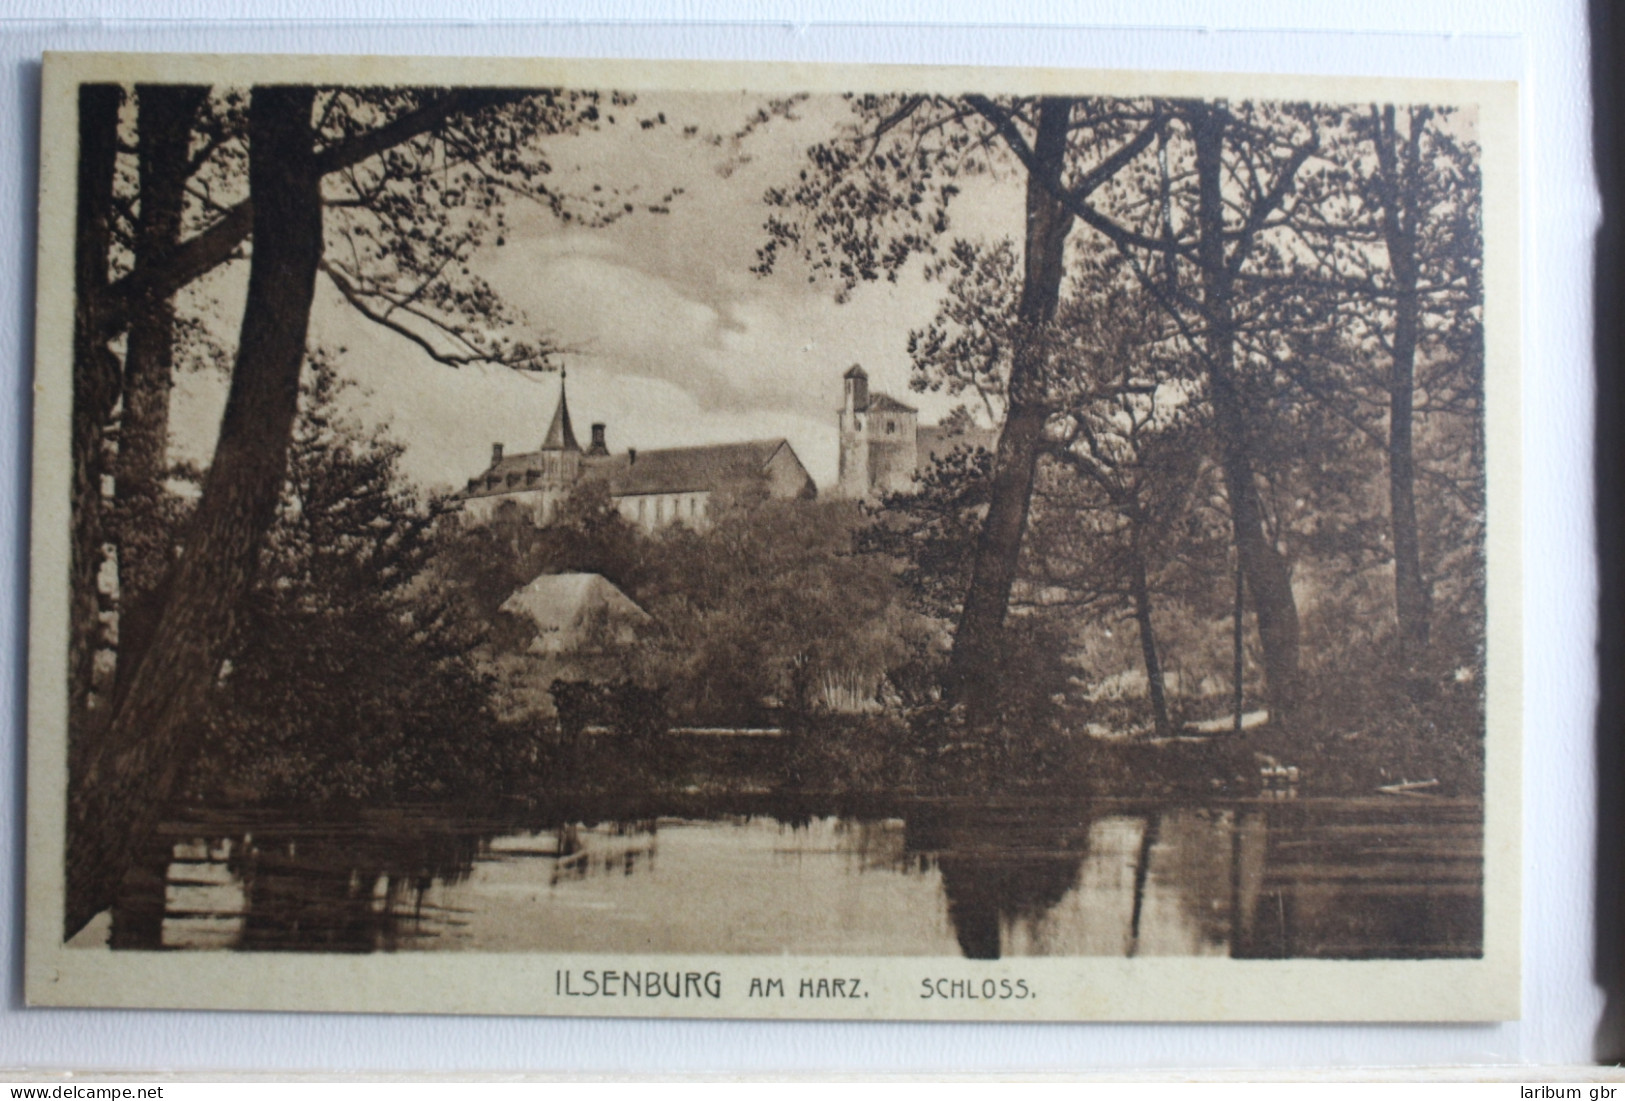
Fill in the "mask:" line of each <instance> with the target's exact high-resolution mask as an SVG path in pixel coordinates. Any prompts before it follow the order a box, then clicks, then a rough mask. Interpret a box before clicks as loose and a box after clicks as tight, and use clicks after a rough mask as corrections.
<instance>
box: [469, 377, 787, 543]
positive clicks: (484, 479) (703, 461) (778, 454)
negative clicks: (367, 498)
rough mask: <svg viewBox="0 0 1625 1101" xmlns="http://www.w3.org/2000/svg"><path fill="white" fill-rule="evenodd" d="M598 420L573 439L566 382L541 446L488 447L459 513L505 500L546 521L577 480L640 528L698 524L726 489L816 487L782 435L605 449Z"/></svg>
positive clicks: (475, 512)
mask: <svg viewBox="0 0 1625 1101" xmlns="http://www.w3.org/2000/svg"><path fill="white" fill-rule="evenodd" d="M605 432H606V428H605V426H604V425H603V424H594V425H593V426H592V437H591V443H590V444H589V445H588V447H587V448H586V450H582V448H581V445H580V444H579V443H578V442H577V441H576V436H575V431H574V428H573V427H572V425H571V423H570V404H569V400H568V398H567V396H566V394H565V389H564V384H563V383H562V382H561V383H560V385H559V404H558V406H557V408H555V409H554V411H553V420H552V422H551V423H550V424H549V425H548V428H547V434H546V435H545V436H543V437H542V445H541V447H539V448H537V449H536V450H535V451H527V452H523V453H520V454H512V455H510V454H506V453H505V452H504V450H503V445H502V444H500V443H493V444H492V445H491V465H490V466H488V467H486V469H485V471H484V473H482V474H480V475H478V476H476V477H473V478H470V479H469V480H468V487H467V489H466V490H465V491H464V492H463V494H462V503H463V505H462V507H463V512H464V514H465V515H467V516H470V517H473V518H475V519H485V520H488V519H490V518H491V516H492V515H494V514H495V512H496V510H497V508H498V507H500V506H501V505H502V504H503V503H504V502H510V501H511V502H513V503H515V504H518V505H520V506H521V507H523V508H525V509H527V510H528V511H530V512H531V513H532V514H533V515H534V516H535V517H536V520H537V522H538V523H543V524H545V523H548V522H549V521H551V520H552V519H553V517H554V516H555V515H557V513H558V509H559V506H560V505H561V504H562V503H563V502H564V500H565V498H567V497H568V496H569V495H570V493H571V492H572V491H573V490H574V489H575V488H576V487H577V486H578V485H582V484H586V483H590V482H592V483H598V484H601V485H603V486H604V488H605V490H606V491H607V492H608V494H609V498H610V500H611V501H612V502H614V504H615V507H616V509H617V510H618V511H619V512H620V514H621V515H622V516H623V517H625V518H626V519H627V521H628V522H630V523H633V524H636V525H638V526H639V527H640V528H642V529H643V530H644V531H649V532H652V531H655V530H657V529H659V528H663V527H668V526H670V525H672V524H676V523H683V524H686V525H688V526H689V527H691V528H694V529H696V530H702V529H704V528H705V527H706V526H708V524H709V523H710V508H711V505H712V502H713V499H715V498H717V497H718V496H719V495H723V494H730V493H750V492H765V493H766V494H767V496H769V497H775V498H781V499H788V498H793V497H800V498H812V497H815V496H817V493H818V490H817V488H816V487H815V486H814V485H813V480H812V476H811V475H809V474H808V473H807V468H806V467H804V466H802V465H801V459H800V458H798V457H797V455H796V453H795V450H794V449H793V448H791V446H790V442H789V441H788V440H785V439H783V438H779V439H766V440H747V441H744V442H741V443H726V444H707V445H704V446H700V447H670V448H661V449H658V450H648V451H640V450H638V449H636V448H628V449H627V450H626V451H625V452H623V453H621V454H619V455H612V454H610V451H609V447H608V445H607V443H606V440H605Z"/></svg>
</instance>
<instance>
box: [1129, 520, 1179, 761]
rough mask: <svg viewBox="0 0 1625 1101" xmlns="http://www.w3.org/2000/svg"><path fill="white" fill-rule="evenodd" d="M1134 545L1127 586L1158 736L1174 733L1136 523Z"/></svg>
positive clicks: (1143, 555) (1130, 551) (1130, 552)
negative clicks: (1132, 606)
mask: <svg viewBox="0 0 1625 1101" xmlns="http://www.w3.org/2000/svg"><path fill="white" fill-rule="evenodd" d="M1133 540H1134V543H1133V546H1132V547H1130V549H1129V558H1130V562H1129V569H1130V570H1131V571H1132V572H1131V574H1130V576H1129V586H1130V588H1131V589H1132V590H1133V592H1134V620H1135V622H1136V623H1137V624H1139V627H1140V653H1141V655H1142V656H1143V657H1144V658H1145V682H1146V687H1147V690H1148V692H1149V694H1150V696H1151V720H1152V726H1153V729H1154V730H1155V731H1156V733H1157V737H1159V738H1166V737H1169V736H1170V735H1172V734H1173V732H1174V724H1173V720H1172V719H1170V718H1169V716H1168V688H1167V685H1166V684H1165V683H1164V682H1163V676H1162V659H1161V658H1160V657H1159V656H1158V655H1157V635H1156V630H1155V628H1154V627H1153V626H1152V623H1151V583H1150V581H1149V580H1148V579H1147V578H1146V573H1145V554H1144V553H1143V552H1142V551H1141V549H1140V532H1139V525H1138V523H1137V522H1136V523H1135V531H1134V535H1133Z"/></svg>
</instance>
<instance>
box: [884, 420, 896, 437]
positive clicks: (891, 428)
mask: <svg viewBox="0 0 1625 1101" xmlns="http://www.w3.org/2000/svg"><path fill="white" fill-rule="evenodd" d="M896 431H897V422H896V421H894V420H892V419H891V418H890V417H887V418H886V435H888V436H890V435H892V434H893V433H895V432H896Z"/></svg>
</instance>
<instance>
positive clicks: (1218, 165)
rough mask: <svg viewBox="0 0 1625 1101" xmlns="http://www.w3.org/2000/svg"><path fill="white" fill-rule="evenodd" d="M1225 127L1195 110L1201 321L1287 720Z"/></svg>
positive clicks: (1289, 657)
mask: <svg viewBox="0 0 1625 1101" xmlns="http://www.w3.org/2000/svg"><path fill="white" fill-rule="evenodd" d="M1224 131H1225V110H1224V108H1223V107H1222V106H1220V107H1215V106H1206V105H1199V106H1197V107H1195V108H1194V113H1193V116H1192V125H1191V132H1192V138H1193V139H1194V142H1195V147H1196V175H1197V189H1198V192H1197V204H1198V207H1197V209H1198V214H1197V219H1198V232H1199V234H1200V237H1199V240H1198V244H1197V251H1198V260H1199V262H1200V265H1201V276H1202V307H1203V320H1204V321H1205V323H1206V325H1207V330H1208V332H1207V340H1206V344H1207V367H1208V381H1209V390H1210V392H1211V397H1212V400H1213V411H1214V415H1215V419H1216V420H1217V423H1218V429H1219V438H1220V461H1221V463H1222V465H1223V468H1224V484H1225V493H1226V495H1227V496H1228V497H1229V499H1230V518H1231V524H1232V526H1233V528H1234V532H1235V540H1236V554H1237V556H1238V557H1239V559H1240V561H1241V570H1242V573H1243V574H1245V575H1246V578H1247V590H1248V592H1249V593H1250V594H1251V596H1252V600H1253V610H1254V612H1255V613H1256V614H1257V616H1258V635H1259V641H1260V642H1261V643H1262V644H1263V650H1264V688H1265V694H1266V696H1267V698H1268V700H1269V710H1270V721H1271V722H1272V723H1277V724H1280V723H1289V722H1291V720H1292V717H1293V715H1294V713H1295V712H1296V710H1297V705H1298V690H1299V685H1298V605H1297V601H1296V600H1295V599H1294V597H1293V595H1292V572H1291V570H1290V568H1289V567H1288V565H1287V561H1286V557H1285V556H1284V555H1283V554H1282V553H1281V552H1280V551H1279V550H1277V549H1276V548H1275V546H1274V545H1272V543H1271V542H1270V540H1269V538H1268V536H1267V535H1266V534H1265V531H1264V518H1263V511H1262V509H1261V508H1260V505H1259V500H1258V487H1257V485H1256V483H1255V481H1254V478H1255V470H1254V464H1253V442H1252V440H1253V437H1252V431H1251V427H1250V426H1249V425H1248V423H1247V411H1246V407H1245V400H1244V398H1243V396H1242V394H1241V392H1240V379H1239V377H1238V376H1237V372H1236V366H1235V354H1236V349H1235V344H1236V329H1235V317H1234V298H1233V294H1234V276H1233V274H1232V271H1231V268H1230V263H1229V257H1228V256H1227V254H1226V252H1225V237H1224V233H1225V223H1224V214H1225V207H1224V194H1223V172H1224Z"/></svg>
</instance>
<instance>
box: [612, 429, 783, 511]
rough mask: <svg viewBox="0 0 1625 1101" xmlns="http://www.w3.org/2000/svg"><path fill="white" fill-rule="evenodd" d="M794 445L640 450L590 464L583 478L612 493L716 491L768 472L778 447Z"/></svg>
mask: <svg viewBox="0 0 1625 1101" xmlns="http://www.w3.org/2000/svg"><path fill="white" fill-rule="evenodd" d="M789 447H790V444H789V442H788V441H787V440H784V439H782V438H780V439H774V440H749V441H747V442H745V443H721V444H705V445H703V446H700V447H668V448H661V449H659V450H654V451H638V452H637V453H636V456H635V458H634V456H633V455H632V453H630V452H629V453H626V454H622V455H613V456H611V457H609V458H607V459H600V460H598V461H596V462H593V463H591V464H590V465H588V466H587V467H586V468H585V469H584V470H583V472H582V474H583V479H582V480H583V481H586V480H595V481H602V482H603V483H604V484H605V487H606V488H607V489H608V490H609V494H610V496H612V497H621V496H632V495H637V494H645V493H692V492H704V491H707V490H717V489H721V488H723V487H725V486H730V485H738V484H740V483H742V482H746V481H749V480H750V479H751V478H753V477H756V476H758V475H760V474H762V473H764V472H765V471H766V470H767V465H768V463H770V462H772V461H773V456H774V455H776V454H777V453H778V452H779V449H780V448H785V449H788V448H789ZM791 455H792V456H793V455H794V452H793V451H792V452H791ZM797 461H798V462H799V460H797Z"/></svg>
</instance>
